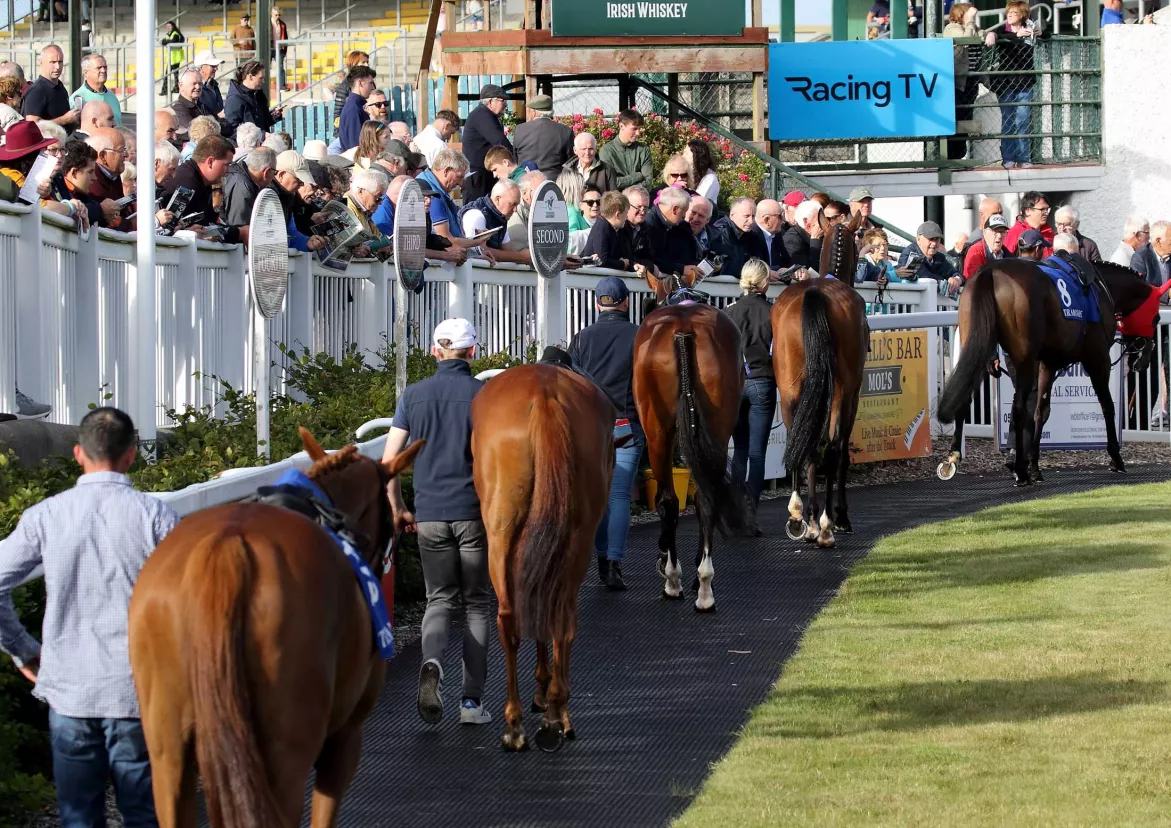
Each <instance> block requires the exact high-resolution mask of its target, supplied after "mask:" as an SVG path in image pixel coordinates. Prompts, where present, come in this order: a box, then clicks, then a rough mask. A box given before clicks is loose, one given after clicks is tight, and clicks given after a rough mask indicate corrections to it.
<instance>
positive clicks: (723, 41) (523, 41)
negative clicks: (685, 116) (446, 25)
mask: <svg viewBox="0 0 1171 828" xmlns="http://www.w3.org/2000/svg"><path fill="white" fill-rule="evenodd" d="M767 44H768V29H766V28H764V27H763V26H762V27H760V28H746V29H744V33H743V34H741V35H732V36H728V37H722V36H721V37H645V36H629V37H623V36H611V35H606V36H595V37H553V33H552V32H550V31H549V30H548V29H506V30H501V31H495V32H453V31H450V30H449V31H446V32H444V33H443V51H444V52H445V53H446V52H448V51H449V50H453V49H454V50H456V51H470V50H473V49H493V48H495V49H504V48H509V49H521V48H525V47H531V48H547V47H556V48H562V49H576V48H578V47H582V46H614V47H623V48H627V49H630V48H650V47H660V46H692V47H709V46H753V45H758V46H765V45H767ZM690 71H693V72H694V71H695V67H692V68H691V70H690ZM705 71H706V69H705Z"/></svg>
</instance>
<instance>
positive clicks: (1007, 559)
mask: <svg viewBox="0 0 1171 828" xmlns="http://www.w3.org/2000/svg"><path fill="white" fill-rule="evenodd" d="M809 554H810V555H812V554H815V553H814V552H813V551H812V550H811V551H810V552H809ZM1169 681H1171V484H1153V485H1146V486H1126V487H1123V486H1119V487H1112V488H1108V489H1102V490H1098V491H1094V492H1088V493H1085V494H1081V495H1069V496H1064V497H1061V498H1055V499H1052V500H1042V501H1034V502H1029V503H1023V504H1020V505H1014V506H1005V507H1000V508H997V509H993V510H988V511H985V512H980V513H978V514H976V515H973V516H972V517H967V518H961V519H957V520H951V521H948V522H946V523H938V524H935V525H932V526H926V527H923V528H921V529H915V530H912V531H909V532H905V533H902V534H899V535H896V536H893V537H891V538H887V539H886V540H883V541H881V542H880V543H879V544H878V545H877V546H876V547H875V549H874V550H873V551H872V552H871V553H870V555H869V556H868V557H867V558H866V559H865V560H864V561H862V562H861V563H860V564H858V565H857V567H855V569H854V571H853V573H852V574H851V575H850V577H849V579H848V580H847V581H846V583H845V585H844V586H843V588H842V591H841V593H840V594H839V595H838V596H837V598H835V599H834V600H833V602H832V603H831V604H830V605H829V606H828V607H827V608H826V610H825V611H824V612H823V613H822V614H821V615H820V616H819V617H818V618H817V619H816V620H815V621H814V623H813V624H812V626H811V627H810V629H809V631H808V633H807V634H806V636H805V638H804V640H803V641H802V644H801V651H800V652H799V653H798V655H797V656H796V657H795V658H794V659H793V660H792V662H790V663H789V664H787V665H786V666H785V668H784V672H783V674H782V676H781V678H780V680H779V682H778V683H777V686H776V687H775V688H774V690H773V691H772V693H771V694H770V695H769V698H768V699H767V700H766V701H765V702H764V704H762V705H761V706H760V707H759V708H758V709H757V710H756V711H755V712H754V713H753V715H752V718H751V720H750V722H749V724H748V725H747V726H746V728H745V730H744V733H743V736H742V738H741V739H740V741H739V742H738V743H737V745H736V746H735V748H733V750H732V751H731V753H730V754H729V755H728V756H727V757H726V758H724V759H723V760H721V761H720V762H719V763H718V764H717V765H716V767H715V769H714V773H713V775H712V777H711V779H710V780H709V781H708V782H707V783H706V785H705V786H704V788H703V790H702V792H701V793H700V795H699V797H698V799H697V800H696V802H695V804H694V805H693V806H692V807H691V808H690V809H689V810H688V811H687V812H686V813H685V814H684V815H683V816H682V817H681V818H680V819H679V820H678V822H677V823H676V824H677V825H679V826H704V828H712V826H738V827H739V826H757V825H760V826H764V825H768V826H789V825H805V824H808V825H818V826H825V825H850V826H854V825H862V824H879V825H900V826H902V825H932V826H948V825H960V824H962V825H1003V824H1013V825H1029V826H1033V825H1061V826H1068V825H1155V824H1164V825H1166V824H1169V823H1171V686H1169Z"/></svg>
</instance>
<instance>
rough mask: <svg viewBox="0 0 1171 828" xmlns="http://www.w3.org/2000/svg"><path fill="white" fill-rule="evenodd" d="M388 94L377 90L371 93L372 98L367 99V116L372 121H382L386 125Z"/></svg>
mask: <svg viewBox="0 0 1171 828" xmlns="http://www.w3.org/2000/svg"><path fill="white" fill-rule="evenodd" d="M387 106H388V104H387V100H386V93H385V92H383V91H382V90H381V89H375V90H374V91H373V92H371V93H370V97H368V98H367V99H366V106H365V107H364V108H365V110H366V114H367V115H369V116H370V120H371V121H381V122H382V123H386V112H387Z"/></svg>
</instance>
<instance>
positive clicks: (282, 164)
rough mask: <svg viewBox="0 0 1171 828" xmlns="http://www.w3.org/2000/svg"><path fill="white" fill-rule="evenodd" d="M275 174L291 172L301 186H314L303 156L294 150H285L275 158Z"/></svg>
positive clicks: (315, 180) (310, 171)
mask: <svg viewBox="0 0 1171 828" xmlns="http://www.w3.org/2000/svg"><path fill="white" fill-rule="evenodd" d="M276 169H277V172H291V173H292V174H293V175H295V176H297V179H298V180H299V181H300V182H301V183H302V184H316V183H317V179H315V178H314V177H313V171H312V170H310V169H309V165H308V164H307V163H306V162H305V156H304V155H302V154H301V153H299V152H297V151H296V150H285V151H284V152H282V153H280V154H279V155H277V157H276Z"/></svg>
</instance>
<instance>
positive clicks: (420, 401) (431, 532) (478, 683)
mask: <svg viewBox="0 0 1171 828" xmlns="http://www.w3.org/2000/svg"><path fill="white" fill-rule="evenodd" d="M431 353H432V355H433V356H434V357H435V359H437V360H438V361H439V365H438V367H437V369H436V371H435V374H434V375H433V376H431V377H428V378H427V379H425V380H423V381H422V382H417V383H415V384H414V385H411V386H408V387H407V389H406V390H405V391H403V396H402V399H401V400H399V402H398V405H397V406H395V412H394V424H393V426H392V427H391V429H390V434H389V435H388V436H387V439H386V450H385V452H384V454H383V460H390V459H392V458H394V457H395V456H396V455H397V454H398V453H399V452H400V451H402V450H403V448H404V447H405V446H406V445H407V441H408V439H409V440H420V439H422V440H426V445H424V447H423V450H422V451H421V452H419V456H418V457H416V458H415V465H414V478H413V479H414V487H415V511H414V512H413V513H412V512H410V511H408V510H407V505H406V503H405V502H404V501H403V496H402V489H401V487H400V486H399V482H398V478H395V479H394V480H393V481H391V484H390V487H389V496H390V508H391V511H392V512H393V513H394V525H395V530H396V531H402V530H406V531H417V532H418V535H419V557H420V559H421V560H422V563H423V578H424V580H425V581H426V583H427V612H426V613H425V614H424V615H423V667H422V669H421V670H420V671H419V697H418V707H419V715H420V716H422V718H423V721H425V722H427V723H428V724H437V723H438V722H439V721H440V720H441V719H442V718H443V698H442V696H441V694H440V685H441V684H442V682H443V667H442V661H443V654H444V652H445V651H446V650H447V636H448V630H449V628H450V626H451V611H452V610H453V609H455V608H456V607H457V606H458V604H459V601H460V597H461V596H462V598H463V604H464V607H465V609H466V613H467V621H466V624H467V626H466V628H465V629H464V641H463V667H464V675H463V700H462V702H461V704H460V711H459V720H460V722H461V723H463V724H474V725H478V724H487V723H488V722H490V721H492V716H491V715H490V714H489V713H488V711H487V710H485V709H484V705H483V704H482V702H481V699H480V696H481V694H482V693H483V691H484V681H485V678H486V677H487V673H488V631H489V623H490V615H491V609H492V588H491V582H490V580H489V578H488V539H487V535H486V534H485V532H484V522H483V520H481V518H480V499H479V497H477V495H476V487H475V483H474V482H473V480H472V447H471V439H472V398H473V397H475V396H476V394H477V393H478V392H479V390H480V388H482V387H483V383H482V382H480V381H479V380H477V379H475V378H474V377H473V376H472V366H471V363H472V360H473V359H474V358H475V354H476V331H475V329H474V328H473V327H472V326H471V324H470V323H469V322H468V321H467V320H466V319H446V320H444V321H443V322H440V323H439V325H438V326H437V327H436V328H435V336H434V344H433V345H432V348H431Z"/></svg>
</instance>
